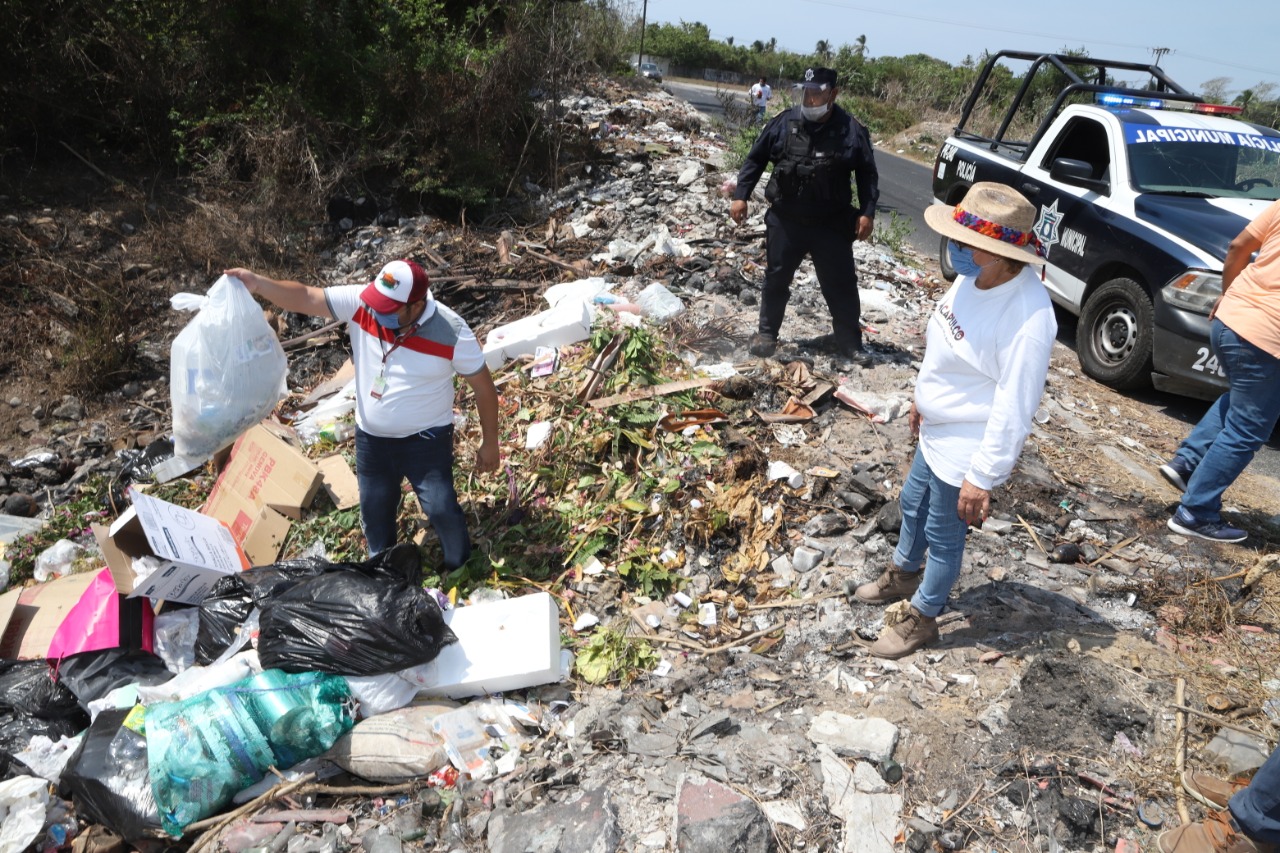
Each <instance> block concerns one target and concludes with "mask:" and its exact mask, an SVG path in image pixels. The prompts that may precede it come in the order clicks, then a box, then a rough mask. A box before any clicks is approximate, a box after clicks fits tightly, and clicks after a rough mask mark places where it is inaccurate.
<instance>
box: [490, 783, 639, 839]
mask: <svg viewBox="0 0 1280 853" xmlns="http://www.w3.org/2000/svg"><path fill="white" fill-rule="evenodd" d="M488 835H489V850H491V851H492V852H493V853H523V851H526V850H537V851H539V853H613V851H615V850H617V849H618V848H619V845H620V844H621V841H622V832H621V830H620V829H619V827H618V813H617V810H616V809H615V808H614V806H613V803H612V801H611V799H610V794H609V792H608V791H607V790H604V789H603V788H597V789H596V790H593V791H585V792H581V793H580V794H578V795H577V796H576V797H574V798H571V799H570V800H568V801H567V802H563V803H555V804H552V805H547V806H539V807H537V808H533V809H530V810H529V811H526V812H521V813H520V814H513V813H511V812H508V811H506V810H505V809H497V810H495V811H494V813H493V815H492V817H490V818H489V825H488Z"/></svg>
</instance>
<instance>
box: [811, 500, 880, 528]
mask: <svg viewBox="0 0 1280 853" xmlns="http://www.w3.org/2000/svg"><path fill="white" fill-rule="evenodd" d="M856 497H859V498H862V496H861V495H857V496H856ZM862 500H863V502H864V503H863V507H864V508H865V507H866V503H867V501H866V498H862ZM848 529H849V520H848V519H847V518H845V517H844V515H842V514H841V513H838V512H824V513H821V514H820V515H815V516H814V517H813V518H811V519H809V520H808V521H806V522H805V523H804V528H803V530H804V535H805V536H839V535H840V534H841V533H844V532H845V531H846V530H848Z"/></svg>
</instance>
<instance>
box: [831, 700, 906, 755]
mask: <svg viewBox="0 0 1280 853" xmlns="http://www.w3.org/2000/svg"><path fill="white" fill-rule="evenodd" d="M809 739H810V740H811V741H813V742H814V743H818V744H822V745H824V746H827V747H829V748H830V749H832V750H833V751H834V752H836V753H838V754H839V755H847V756H850V757H852V758H865V759H867V760H868V761H875V762H880V761H884V760H885V759H886V758H892V757H893V749H894V747H895V746H897V744H898V727H897V726H895V725H894V724H893V723H891V722H889V721H888V720H883V719H880V718H879V717H869V718H862V719H860V718H857V717H850V716H849V715H848V714H840V713H837V712H835V711H823V712H822V713H821V714H819V715H818V716H816V717H814V718H813V722H811V723H810V724H809Z"/></svg>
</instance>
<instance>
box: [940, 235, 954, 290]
mask: <svg viewBox="0 0 1280 853" xmlns="http://www.w3.org/2000/svg"><path fill="white" fill-rule="evenodd" d="M950 242H951V238H950V237H943V238H942V242H941V243H939V244H938V268H939V269H940V270H942V277H943V278H945V279H946V280H947V281H955V280H956V271H955V268H954V267H952V266H951V259H950V258H949V257H947V244H948V243H950Z"/></svg>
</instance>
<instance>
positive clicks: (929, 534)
mask: <svg viewBox="0 0 1280 853" xmlns="http://www.w3.org/2000/svg"><path fill="white" fill-rule="evenodd" d="M924 215H925V221H926V222H927V223H928V224H929V227H931V228H933V230H935V231H937V232H938V233H939V234H942V235H944V236H946V237H949V238H950V243H949V244H948V252H949V257H950V260H951V264H952V267H953V268H954V269H955V270H956V272H957V273H958V275H957V277H956V280H955V283H954V284H953V285H952V286H951V289H950V290H948V291H947V293H946V295H945V296H944V297H943V298H942V299H941V300H940V301H939V302H938V306H937V308H936V309H935V310H934V312H933V315H932V316H931V317H930V318H929V325H928V330H927V332H926V345H925V353H924V361H923V363H922V364H921V366H920V375H919V377H918V378H917V380H916V390H915V401H914V402H913V403H912V404H911V415H910V426H911V431H912V433H914V434H916V435H918V436H919V437H920V444H919V447H918V448H917V450H916V455H915V460H914V461H913V462H912V465H911V472H910V474H908V476H907V480H906V482H905V483H903V485H902V494H901V496H900V498H899V501H900V503H901V506H902V530H901V533H900V535H899V538H898V547H897V550H895V551H894V554H893V565H892V566H890V567H889V569H887V570H886V571H885V572H884V574H882V575H881V576H880V577H879V578H878V579H877V580H875V581H872V582H871V583H865V584H863V585H861V586H859V587H858V588H857V590H856V591H855V593H854V594H855V596H856V597H857V598H858V599H859V600H861V601H863V602H866V603H868V604H886V603H888V602H891V601H897V600H899V599H903V598H910V599H911V609H910V611H909V613H908V615H907V617H906V619H904V620H903V621H901V622H899V623H897V624H896V625H893V626H892V627H889V628H886V630H884V631H883V632H881V634H880V637H879V639H877V640H876V642H875V643H874V644H873V645H872V646H871V653H872V654H873V655H876V656H878V657H885V658H900V657H903V656H904V655H908V654H910V653H911V652H913V651H915V650H916V649H918V648H920V647H921V646H923V645H925V644H927V643H930V642H932V641H934V640H936V639H937V638H938V626H937V616H938V614H939V613H941V612H942V609H943V607H944V606H945V605H946V603H947V596H948V595H949V594H950V592H951V587H952V586H954V585H955V582H956V578H957V577H959V575H960V565H961V560H962V558H963V557H964V539H965V533H966V531H967V530H968V526H969V525H971V524H973V525H977V524H981V523H982V521H983V520H984V519H985V518H986V517H987V513H988V511H989V509H990V506H991V490H992V489H993V488H995V487H996V486H998V485H1000V484H1001V483H1003V482H1004V481H1005V480H1007V479H1009V474H1010V472H1012V470H1013V466H1014V464H1015V463H1016V462H1017V461H1018V455H1019V454H1020V453H1021V452H1022V445H1023V442H1025V441H1026V439H1027V435H1028V434H1029V433H1030V432H1031V419H1032V416H1033V415H1034V413H1035V411H1036V407H1037V406H1038V405H1039V404H1040V397H1041V395H1042V394H1043V393H1044V383H1045V374H1046V373H1048V370H1049V353H1050V351H1051V349H1052V347H1053V340H1054V336H1055V335H1056V334H1057V331H1058V325H1057V321H1056V320H1055V319H1054V315H1053V305H1052V303H1051V302H1050V301H1049V294H1048V292H1047V291H1046V290H1045V289H1044V285H1043V284H1041V282H1040V279H1039V277H1038V276H1037V275H1036V273H1035V271H1034V270H1032V269H1031V265H1038V264H1043V263H1044V261H1043V260H1041V259H1040V257H1039V256H1038V255H1037V254H1036V249H1037V247H1038V246H1039V243H1038V241H1037V240H1036V238H1035V235H1034V234H1033V233H1032V230H1031V229H1032V226H1033V225H1034V223H1035V208H1034V207H1033V206H1032V205H1031V203H1030V202H1028V201H1027V200H1026V199H1025V198H1023V197H1022V196H1021V195H1019V194H1018V193H1017V192H1016V191H1015V190H1013V189H1012V188H1011V187H1007V186H1005V185H1004V184H995V183H977V184H974V185H973V186H972V187H970V189H969V192H968V193H967V194H966V195H965V197H964V199H963V200H962V201H961V202H960V203H959V204H957V205H956V206H955V207H950V206H945V205H935V206H933V207H930V208H929V209H927V210H926V211H925V213H924ZM926 552H927V554H928V557H927V559H926ZM922 569H923V571H922Z"/></svg>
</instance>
